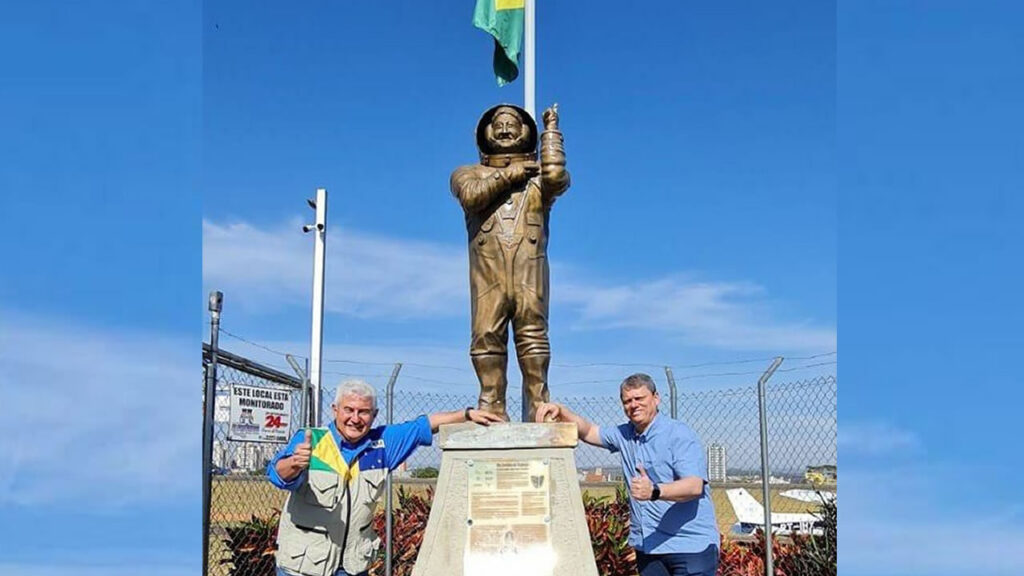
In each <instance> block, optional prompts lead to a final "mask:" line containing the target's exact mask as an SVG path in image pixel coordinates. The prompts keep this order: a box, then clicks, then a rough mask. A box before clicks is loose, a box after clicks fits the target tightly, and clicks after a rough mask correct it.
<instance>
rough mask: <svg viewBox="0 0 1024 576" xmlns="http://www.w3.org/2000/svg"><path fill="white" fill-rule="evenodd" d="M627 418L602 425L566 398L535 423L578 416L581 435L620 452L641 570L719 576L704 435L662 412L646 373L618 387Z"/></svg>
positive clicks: (540, 412) (647, 574)
mask: <svg viewBox="0 0 1024 576" xmlns="http://www.w3.org/2000/svg"><path fill="white" fill-rule="evenodd" d="M619 398H620V400H622V409H623V411H624V412H625V414H626V418H628V419H629V422H628V423H626V424H620V425H619V426H606V427H598V426H597V425H596V424H594V423H592V422H590V421H588V420H587V419H585V418H583V417H581V416H579V415H577V414H575V413H573V412H572V411H570V410H569V409H568V408H566V407H565V406H562V405H561V404H542V405H541V406H540V407H539V408H538V409H537V421H538V422H545V421H552V420H553V421H557V422H574V423H575V424H576V427H577V429H578V431H579V436H580V439H582V440H583V441H584V442H586V443H588V444H593V445H594V446H601V447H603V448H607V449H608V450H611V451H612V452H618V453H619V454H620V455H621V456H622V471H623V472H624V474H625V477H626V478H627V479H629V523H630V526H629V545H630V546H632V547H633V548H634V549H635V550H636V559H637V568H638V570H639V572H640V576H668V575H671V576H714V574H715V571H716V570H717V568H718V543H719V536H718V525H717V524H716V522H715V509H714V507H713V506H712V504H711V492H710V490H709V488H708V479H707V466H706V464H705V460H704V450H703V448H702V447H701V443H700V439H699V438H697V435H696V434H694V432H693V430H691V429H690V427H689V426H687V425H686V424H684V423H682V422H680V421H678V420H672V419H671V418H669V417H667V416H664V415H659V414H658V405H659V404H660V402H661V398H660V397H659V396H658V391H657V388H655V385H654V380H652V379H651V377H650V376H648V375H647V374H633V375H632V376H630V377H628V378H626V379H625V380H623V381H622V384H621V385H620V386H619Z"/></svg>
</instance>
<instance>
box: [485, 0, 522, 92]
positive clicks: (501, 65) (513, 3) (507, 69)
mask: <svg viewBox="0 0 1024 576" xmlns="http://www.w3.org/2000/svg"><path fill="white" fill-rule="evenodd" d="M524 5H525V0H476V9H475V10H474V11H473V26H476V27H477V28H479V29H481V30H483V31H484V32H487V33H488V34H490V35H491V36H494V75H495V76H497V77H498V86H504V85H505V84H508V83H510V82H512V81H513V80H515V79H516V78H518V77H519V49H520V48H521V47H522V45H523V11H524Z"/></svg>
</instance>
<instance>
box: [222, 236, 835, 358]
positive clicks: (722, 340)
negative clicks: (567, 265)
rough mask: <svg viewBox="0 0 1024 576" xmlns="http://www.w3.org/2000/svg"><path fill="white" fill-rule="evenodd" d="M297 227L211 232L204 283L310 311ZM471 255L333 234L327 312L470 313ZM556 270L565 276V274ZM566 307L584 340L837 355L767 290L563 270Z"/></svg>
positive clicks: (561, 292) (259, 306)
mask: <svg viewBox="0 0 1024 576" xmlns="http://www.w3.org/2000/svg"><path fill="white" fill-rule="evenodd" d="M300 226H301V222H300V221H298V220H296V221H293V222H291V223H289V224H287V225H285V226H279V227H276V228H259V227H256V226H253V225H251V224H248V223H245V222H239V223H233V224H220V223H215V222H211V221H204V222H203V279H204V284H205V285H206V286H208V287H216V288H217V289H220V290H223V291H225V292H229V293H230V294H231V295H232V300H233V301H237V302H239V303H240V305H242V306H245V307H246V308H247V309H248V310H250V311H252V312H253V313H269V312H273V311H276V310H281V309H287V308H289V307H292V306H308V302H309V298H310V290H311V288H310V283H311V267H312V248H311V246H310V243H311V239H310V238H308V237H303V235H302V234H301V233H300V232H299V228H300ZM467 266H468V263H467V257H466V249H465V247H464V246H461V245H459V246H448V245H443V244H438V243H431V242H424V241H416V240H407V239H397V238H387V237H382V236H378V235H373V234H367V233H364V232H360V231H357V230H350V229H334V228H332V229H331V231H330V234H329V239H328V259H327V272H326V274H327V275H326V280H325V283H326V291H327V297H326V299H325V300H326V302H325V308H326V310H327V311H328V312H335V313H342V314H349V315H353V316H357V317H361V318H385V319H391V320H401V319H409V318H418V319H425V318H430V319H436V318H455V317H459V316H464V315H466V314H467V313H468V302H467V298H468V292H469V290H468V272H467ZM556 268H557V266H556ZM555 276H556V281H555V282H554V284H553V286H552V293H553V298H554V300H555V302H556V304H557V305H562V306H564V307H565V308H566V309H568V310H569V311H570V320H569V323H570V324H571V325H572V326H574V327H575V329H578V330H613V329H622V328H631V329H642V330H654V331H660V332H663V333H665V334H667V335H668V336H670V337H676V338H678V339H680V340H681V341H682V343H684V344H689V345H694V346H707V347H713V348H721V349H730V350H775V351H778V350H801V351H803V350H815V351H822V350H830V349H833V348H834V347H835V344H836V336H835V330H834V328H832V327H828V326H823V325H821V324H820V323H816V322H812V321H809V320H808V321H796V322H793V321H780V320H777V319H776V318H775V317H774V315H773V313H772V309H771V305H770V302H769V301H768V299H767V296H766V294H765V291H764V289H763V288H762V287H760V286H758V285H757V284H754V283H751V282H722V281H712V280H694V279H692V278H690V277H687V276H684V275H680V274H675V275H669V276H666V277H663V278H655V279H649V280H645V281H640V282H635V283H631V284H619V285H616V284H611V283H608V282H600V281H596V282H595V281H592V280H589V279H587V278H586V276H587V275H586V274H577V273H575V272H574V271H572V270H570V269H564V270H563V269H561V268H557V274H556V275H555Z"/></svg>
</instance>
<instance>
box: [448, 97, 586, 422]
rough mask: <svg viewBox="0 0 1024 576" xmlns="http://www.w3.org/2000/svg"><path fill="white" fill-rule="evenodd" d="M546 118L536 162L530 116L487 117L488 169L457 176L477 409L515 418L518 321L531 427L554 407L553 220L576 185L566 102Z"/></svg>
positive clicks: (480, 141) (483, 122)
mask: <svg viewBox="0 0 1024 576" xmlns="http://www.w3.org/2000/svg"><path fill="white" fill-rule="evenodd" d="M543 119H544V134H543V135H541V137H540V139H541V147H540V148H541V149H540V162H538V161H537V125H536V123H535V122H534V121H533V118H532V117H531V116H530V115H529V114H528V113H527V112H526V111H525V110H523V109H522V108H519V107H518V106H512V105H509V104H502V105H499V106H495V107H493V108H491V109H490V110H488V111H487V112H484V115H483V116H482V117H481V118H480V122H479V123H478V124H477V128H476V143H477V148H478V149H479V150H480V163H479V164H473V165H469V166H461V167H459V168H457V169H456V170H455V171H454V172H453V173H452V177H451V189H452V194H454V195H455V197H456V198H457V199H458V200H459V203H460V204H462V208H463V210H464V211H465V213H466V229H467V231H468V232H469V286H470V301H471V305H472V321H473V336H472V342H471V343H470V347H469V354H470V357H471V358H472V360H473V368H474V369H475V370H476V374H477V378H478V379H479V381H480V398H479V402H478V404H477V407H478V408H479V409H480V410H487V411H488V412H492V413H494V414H497V415H499V416H501V417H502V418H504V419H505V420H508V413H507V412H506V410H505V391H506V388H507V387H508V377H507V374H506V368H507V365H508V324H509V322H511V323H512V333H513V338H514V339H515V345H516V356H517V357H518V359H519V369H520V371H521V372H522V374H523V396H524V402H525V403H526V405H525V406H524V415H523V416H524V421H526V422H532V421H533V417H534V413H535V412H536V410H537V407H538V406H539V405H540V404H541V403H542V402H547V401H548V365H549V364H550V362H551V347H550V345H549V343H548V302H549V300H550V296H549V294H548V261H547V247H548V215H549V214H550V212H551V205H552V204H554V202H555V198H557V197H558V196H559V195H561V194H562V193H563V192H565V190H566V189H567V188H568V187H569V172H568V171H566V169H565V148H564V146H563V143H562V133H561V132H559V130H558V105H557V104H556V105H554V106H552V107H551V108H548V109H547V110H545V111H544V114H543Z"/></svg>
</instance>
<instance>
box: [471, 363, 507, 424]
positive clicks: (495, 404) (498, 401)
mask: <svg viewBox="0 0 1024 576" xmlns="http://www.w3.org/2000/svg"><path fill="white" fill-rule="evenodd" d="M470 358H472V360H473V368H474V369H475V370H476V377H477V379H478V380H479V381H480V398H479V400H478V401H477V405H476V407H477V408H478V409H480V410H486V411H488V412H490V413H491V414H495V415H497V416H500V417H501V419H502V420H504V421H506V422H508V412H507V411H506V410H505V390H506V389H507V388H508V375H507V374H506V373H505V370H506V368H507V366H508V356H506V355H505V354H483V355H480V356H471V357H470Z"/></svg>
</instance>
